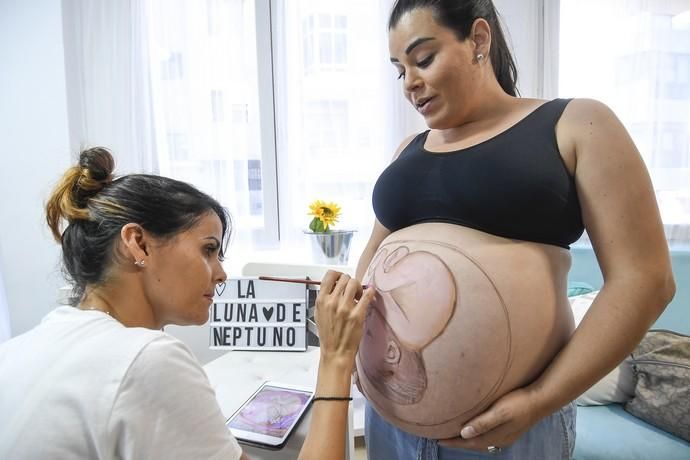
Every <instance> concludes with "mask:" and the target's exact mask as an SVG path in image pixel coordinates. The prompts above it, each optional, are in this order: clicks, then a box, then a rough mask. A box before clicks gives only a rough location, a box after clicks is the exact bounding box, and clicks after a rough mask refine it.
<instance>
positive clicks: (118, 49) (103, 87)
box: [63, 0, 158, 174]
mask: <svg viewBox="0 0 690 460" xmlns="http://www.w3.org/2000/svg"><path fill="white" fill-rule="evenodd" d="M144 8H145V4H144V2H143V1H140V0H118V1H112V0H89V1H83V0H63V31H64V32H63V34H64V40H65V72H66V80H67V97H68V111H69V126H70V144H71V149H72V151H73V153H74V154H76V153H77V152H78V151H79V150H81V149H83V148H86V147H93V146H96V145H99V146H104V147H107V148H109V149H111V150H112V151H113V153H114V154H115V156H116V167H117V171H116V173H118V174H126V173H132V172H152V173H155V172H158V165H157V156H156V148H155V141H154V132H153V127H154V124H153V110H152V104H151V86H150V74H149V56H148V47H147V46H146V44H147V35H148V33H147V24H146V21H145V15H144V14H143V13H144Z"/></svg>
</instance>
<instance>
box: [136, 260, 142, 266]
mask: <svg viewBox="0 0 690 460" xmlns="http://www.w3.org/2000/svg"><path fill="white" fill-rule="evenodd" d="M134 265H136V266H137V267H143V266H144V261H143V260H135V261H134Z"/></svg>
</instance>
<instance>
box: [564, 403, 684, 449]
mask: <svg viewBox="0 0 690 460" xmlns="http://www.w3.org/2000/svg"><path fill="white" fill-rule="evenodd" d="M574 458H575V460H618V459H620V460H650V459H663V460H688V459H690V443H687V442H685V441H683V440H682V439H680V438H677V437H675V436H673V435H671V434H669V433H667V432H665V431H662V430H660V429H658V428H656V427H654V426H652V425H649V424H648V423H645V422H643V421H642V420H640V419H638V418H637V417H634V416H632V415H630V414H628V413H627V412H625V411H624V410H623V408H622V406H621V405H620V404H609V405H606V406H587V407H578V408H577V433H576V438H575V457H574Z"/></svg>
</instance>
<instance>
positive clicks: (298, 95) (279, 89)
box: [274, 0, 426, 262]
mask: <svg viewBox="0 0 690 460" xmlns="http://www.w3.org/2000/svg"><path fill="white" fill-rule="evenodd" d="M391 4H392V2H391V0H376V1H374V0H350V1H347V2H343V1H340V0H289V1H287V0H286V1H281V2H275V5H276V7H277V8H278V10H277V14H275V15H274V17H275V18H278V19H277V20H276V21H274V28H275V37H276V41H275V42H274V56H275V58H276V62H275V75H274V81H275V94H276V120H278V124H277V152H278V174H279V176H278V179H279V181H278V183H279V187H280V188H279V197H280V210H281V214H280V218H281V237H282V238H283V239H284V240H285V241H287V242H289V243H290V244H289V246H293V247H299V245H300V244H301V243H302V242H303V241H304V235H303V234H302V231H303V230H304V229H306V228H307V224H308V222H309V218H308V217H307V210H308V204H309V203H310V202H312V201H314V200H315V199H323V200H327V201H335V202H337V203H338V204H339V205H340V206H341V208H342V217H341V220H340V222H338V223H337V225H336V226H335V227H334V228H335V229H354V230H358V234H357V236H356V237H355V240H354V243H353V245H354V249H353V254H356V255H358V254H359V253H358V251H359V250H360V249H361V247H362V246H363V245H364V243H366V240H367V239H368V236H369V232H370V230H371V225H372V223H373V221H374V214H373V211H372V206H371V192H372V188H373V185H374V183H375V181H376V178H377V177H378V175H379V174H380V173H381V171H382V170H383V169H384V168H385V167H386V166H387V165H388V163H389V162H390V160H391V158H392V155H393V153H394V151H395V149H396V148H397V146H398V145H399V143H400V142H401V141H402V140H403V139H404V138H405V137H406V136H408V135H409V134H411V133H414V132H419V131H422V130H423V129H425V128H426V127H425V125H424V123H423V119H422V118H421V117H420V116H419V115H418V114H417V113H416V112H415V111H414V110H413V109H412V108H411V107H410V105H409V103H407V101H405V100H404V98H403V95H402V91H401V83H400V82H399V81H397V80H396V76H397V75H396V73H395V70H394V68H393V66H392V65H391V64H390V62H389V59H388V56H389V52H388V30H387V20H388V14H389V12H390V6H391ZM354 262H356V260H355V261H354Z"/></svg>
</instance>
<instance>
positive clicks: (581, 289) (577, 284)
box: [568, 281, 594, 297]
mask: <svg viewBox="0 0 690 460" xmlns="http://www.w3.org/2000/svg"><path fill="white" fill-rule="evenodd" d="M592 291H594V288H593V287H592V285H590V284H588V283H584V282H582V281H570V282H569V283H568V297H573V296H576V295H582V294H588V293H590V292H592Z"/></svg>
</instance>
